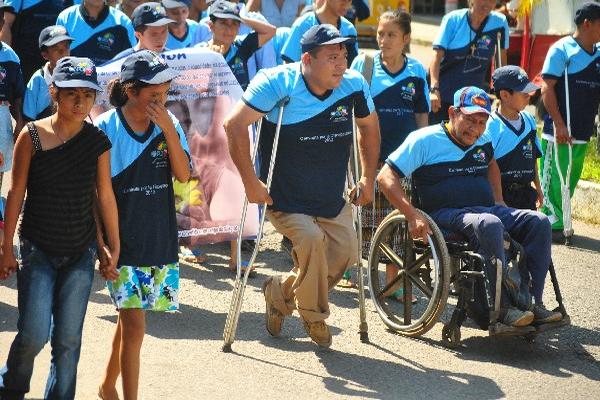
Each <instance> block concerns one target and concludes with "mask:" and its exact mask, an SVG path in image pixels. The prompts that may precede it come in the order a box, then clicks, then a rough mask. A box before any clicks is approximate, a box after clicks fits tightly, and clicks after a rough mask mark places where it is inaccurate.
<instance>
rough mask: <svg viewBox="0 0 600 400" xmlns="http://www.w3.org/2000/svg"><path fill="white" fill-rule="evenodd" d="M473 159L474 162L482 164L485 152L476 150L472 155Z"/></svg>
mask: <svg viewBox="0 0 600 400" xmlns="http://www.w3.org/2000/svg"><path fill="white" fill-rule="evenodd" d="M473 158H474V159H475V161H478V162H480V163H484V162H485V159H486V156H485V151H483V150H482V149H477V151H476V152H475V153H473Z"/></svg>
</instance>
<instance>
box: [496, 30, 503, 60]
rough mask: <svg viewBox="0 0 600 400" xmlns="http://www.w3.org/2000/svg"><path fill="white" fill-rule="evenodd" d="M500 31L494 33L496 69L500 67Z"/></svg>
mask: <svg viewBox="0 0 600 400" xmlns="http://www.w3.org/2000/svg"><path fill="white" fill-rule="evenodd" d="M501 44H502V33H501V32H498V33H497V34H496V69H498V68H500V67H502V53H501V51H500V50H501V49H502V46H501Z"/></svg>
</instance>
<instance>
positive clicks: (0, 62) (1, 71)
mask: <svg viewBox="0 0 600 400" xmlns="http://www.w3.org/2000/svg"><path fill="white" fill-rule="evenodd" d="M24 91H25V83H24V82H23V73H22V72H21V62H20V61H19V57H18V56H17V53H15V52H14V50H13V49H12V48H11V47H10V46H9V45H7V44H6V43H4V42H0V101H8V102H10V103H12V102H14V101H15V99H22V98H23V92H24Z"/></svg>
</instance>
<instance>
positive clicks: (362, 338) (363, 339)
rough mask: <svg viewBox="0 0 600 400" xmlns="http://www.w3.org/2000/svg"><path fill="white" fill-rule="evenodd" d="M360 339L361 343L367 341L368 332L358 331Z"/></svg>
mask: <svg viewBox="0 0 600 400" xmlns="http://www.w3.org/2000/svg"><path fill="white" fill-rule="evenodd" d="M360 341H361V342H362V343H369V333H368V332H360Z"/></svg>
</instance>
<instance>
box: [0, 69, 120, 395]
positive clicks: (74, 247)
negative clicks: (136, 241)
mask: <svg viewBox="0 0 600 400" xmlns="http://www.w3.org/2000/svg"><path fill="white" fill-rule="evenodd" d="M97 90H100V87H99V86H98V82H97V76H96V70H95V67H94V65H93V64H92V62H91V61H90V60H89V59H86V58H76V57H64V58H62V59H61V60H59V61H58V64H57V66H56V68H55V69H54V72H53V83H52V86H51V88H50V91H51V94H52V98H53V100H54V102H55V103H56V106H57V109H56V113H55V114H53V115H52V116H50V117H48V118H44V119H41V120H38V121H35V122H31V123H29V124H28V125H27V127H26V128H25V129H23V131H22V132H21V134H20V135H19V137H18V139H17V142H16V145H15V152H14V154H15V157H14V168H13V175H12V186H11V189H10V191H9V193H8V199H7V206H6V213H5V237H4V242H3V244H2V256H1V258H0V279H6V278H7V277H8V276H9V275H10V274H11V273H12V272H14V271H16V270H17V267H18V265H17V260H16V259H15V256H14V254H13V239H14V234H15V230H16V227H17V221H18V219H19V214H20V210H21V206H22V205H23V200H24V198H25V193H27V198H26V200H25V207H24V211H23V217H22V222H21V227H20V230H19V236H20V239H21V265H20V266H19V267H18V273H17V280H18V290H19V296H18V297H19V299H18V304H19V326H18V329H19V330H18V332H17V336H16V338H15V340H14V342H13V344H12V346H11V350H10V353H9V355H8V360H7V363H6V367H5V368H3V369H0V371H2V375H0V382H2V387H1V388H0V397H3V395H4V394H6V395H7V397H10V396H11V395H15V396H16V397H19V396H22V395H23V394H25V393H26V392H27V391H28V390H29V381H30V379H31V372H32V370H33V363H34V358H35V355H37V354H38V353H39V351H40V350H41V349H42V348H43V346H44V344H45V342H46V341H47V338H48V332H49V331H50V329H52V333H51V335H52V346H53V350H52V355H53V357H52V365H51V371H53V373H51V374H49V378H48V385H47V387H48V388H49V389H48V392H47V393H46V397H47V398H56V399H73V398H74V396H75V377H76V376H77V363H78V360H79V352H80V346H81V330H82V328H83V320H84V317H85V311H86V308H87V301H88V298H89V295H90V290H91V286H92V280H93V277H94V263H95V261H96V251H97V248H99V249H100V254H101V255H102V257H101V259H102V262H101V272H102V273H103V275H104V276H105V278H107V279H115V278H116V277H117V274H116V268H115V265H116V261H117V259H118V258H119V251H120V250H119V249H120V247H119V246H120V244H119V243H120V242H119V230H118V218H117V208H116V203H115V196H114V193H113V190H112V184H111V178H110V152H109V149H110V147H111V144H110V141H109V140H108V138H107V137H106V135H105V134H104V133H103V132H102V131H101V130H99V129H98V128H96V127H94V126H93V125H92V124H90V123H88V122H86V121H85V119H86V117H87V115H88V114H89V112H90V109H91V108H92V106H93V104H94V101H95V98H96V91H97ZM95 208H96V209H97V210H98V211H99V213H100V215H101V216H102V219H103V222H104V227H105V231H106V237H107V238H108V244H105V243H104V238H103V234H102V233H101V232H100V229H97V228H96V221H95V219H96V218H95V215H97V213H96V212H95ZM96 243H98V245H97V244H96ZM51 321H53V324H52V325H51ZM51 326H52V328H51ZM74 339H75V340H74Z"/></svg>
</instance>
